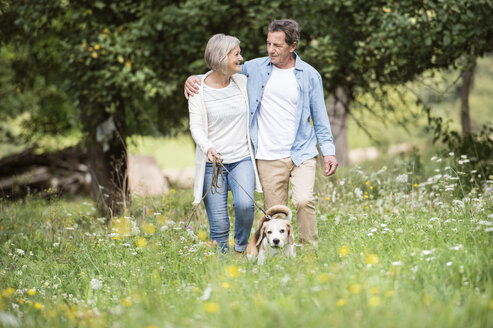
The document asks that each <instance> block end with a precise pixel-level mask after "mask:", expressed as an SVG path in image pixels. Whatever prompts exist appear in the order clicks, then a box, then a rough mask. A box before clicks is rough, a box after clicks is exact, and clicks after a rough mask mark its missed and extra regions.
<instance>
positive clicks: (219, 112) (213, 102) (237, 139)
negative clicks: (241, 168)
mask: <svg viewBox="0 0 493 328" xmlns="http://www.w3.org/2000/svg"><path fill="white" fill-rule="evenodd" d="M204 103H205V107H206V109H207V122H208V132H209V142H210V143H212V145H213V147H214V148H215V149H216V152H219V153H220V154H221V157H222V159H223V163H234V162H237V161H240V160H242V159H244V158H246V157H249V156H250V152H249V149H248V137H247V131H246V128H245V127H246V126H247V110H246V103H245V99H244V98H243V95H242V94H241V91H240V88H239V87H238V86H237V85H236V83H235V82H234V81H233V80H231V82H230V83H229V85H228V86H227V87H225V88H222V89H216V88H212V87H210V86H208V85H206V84H204Z"/></svg>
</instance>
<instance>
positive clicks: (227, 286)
mask: <svg viewBox="0 0 493 328" xmlns="http://www.w3.org/2000/svg"><path fill="white" fill-rule="evenodd" d="M221 286H223V288H229V284H228V283H227V282H223V283H222V284H221Z"/></svg>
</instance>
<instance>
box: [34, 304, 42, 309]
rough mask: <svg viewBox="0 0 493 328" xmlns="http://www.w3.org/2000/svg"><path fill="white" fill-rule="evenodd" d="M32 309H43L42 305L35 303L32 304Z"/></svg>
mask: <svg viewBox="0 0 493 328" xmlns="http://www.w3.org/2000/svg"><path fill="white" fill-rule="evenodd" d="M34 308H35V309H38V310H41V309H42V308H43V304H41V303H38V302H36V303H34Z"/></svg>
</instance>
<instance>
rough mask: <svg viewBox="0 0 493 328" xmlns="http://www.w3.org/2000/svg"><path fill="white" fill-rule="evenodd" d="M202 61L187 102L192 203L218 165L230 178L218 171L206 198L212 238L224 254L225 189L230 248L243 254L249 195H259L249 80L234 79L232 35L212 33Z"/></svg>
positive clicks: (236, 57)
mask: <svg viewBox="0 0 493 328" xmlns="http://www.w3.org/2000/svg"><path fill="white" fill-rule="evenodd" d="M204 58H205V62H206V64H207V66H209V68H210V69H211V71H209V72H208V73H207V74H205V75H204V76H203V77H202V83H201V85H200V89H199V93H198V94H197V95H195V96H193V97H191V98H190V99H189V101H188V108H189V112H190V131H191V132H192V137H193V139H194V141H195V143H196V145H197V148H196V153H195V165H196V167H195V186H194V197H195V200H194V203H195V204H198V203H199V202H200V201H201V199H202V197H203V195H204V194H205V193H207V191H208V190H209V188H210V186H211V183H212V175H213V172H212V162H213V161H214V160H215V159H217V160H220V161H222V165H224V167H225V168H227V170H228V171H229V172H230V173H231V175H232V176H230V175H229V174H228V172H227V171H226V170H224V169H223V168H221V169H222V170H223V175H224V178H223V179H221V177H219V181H218V184H219V186H221V188H220V190H219V192H217V193H211V192H209V193H208V194H207V195H206V197H205V198H204V204H205V209H206V211H207V216H208V218H209V227H210V238H211V240H213V241H216V242H217V243H218V244H219V246H220V247H221V250H222V251H225V250H227V249H228V240H229V228H230V223H229V215H228V190H231V193H232V195H233V206H234V212H235V228H234V238H235V247H234V248H235V251H236V252H239V253H241V252H244V251H245V249H246V246H247V244H248V238H249V236H250V231H251V228H252V224H253V217H254V210H255V208H254V203H253V191H254V188H255V186H257V191H261V190H260V183H259V181H258V174H257V169H256V167H255V161H254V157H253V151H252V146H251V144H250V135H249V126H248V122H249V120H248V97H247V77H246V76H244V75H241V74H236V73H239V72H240V71H241V61H242V60H243V57H242V56H241V49H240V41H239V40H238V39H237V38H235V37H233V36H229V35H224V34H216V35H214V36H213V37H212V38H210V40H209V42H208V43H207V47H206V49H205V54H204ZM233 177H234V179H233ZM235 179H236V181H238V183H237V182H236V181H235ZM239 184H240V185H241V187H240V185H239ZM242 187H243V188H244V189H245V190H246V192H247V193H248V195H247V194H246V193H245V191H244V190H243V189H242Z"/></svg>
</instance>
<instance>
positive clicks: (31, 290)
mask: <svg viewBox="0 0 493 328" xmlns="http://www.w3.org/2000/svg"><path fill="white" fill-rule="evenodd" d="M27 295H29V296H34V295H36V289H34V288H31V289H29V290H28V291H27Z"/></svg>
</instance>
